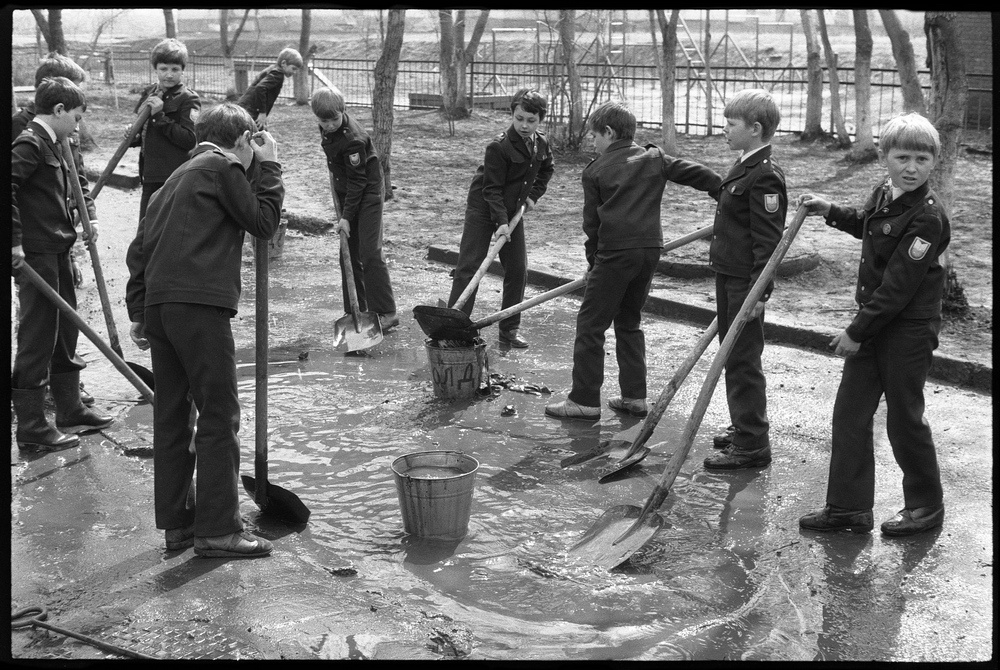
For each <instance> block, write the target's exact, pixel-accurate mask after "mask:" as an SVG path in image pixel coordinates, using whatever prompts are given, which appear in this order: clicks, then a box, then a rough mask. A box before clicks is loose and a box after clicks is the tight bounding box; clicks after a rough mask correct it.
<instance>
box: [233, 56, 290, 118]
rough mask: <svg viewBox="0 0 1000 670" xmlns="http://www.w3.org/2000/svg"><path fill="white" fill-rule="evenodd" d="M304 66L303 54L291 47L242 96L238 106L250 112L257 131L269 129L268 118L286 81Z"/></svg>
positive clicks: (261, 72)
mask: <svg viewBox="0 0 1000 670" xmlns="http://www.w3.org/2000/svg"><path fill="white" fill-rule="evenodd" d="M303 66H304V61H303V60H302V54H300V53H299V52H298V51H296V50H295V49H292V48H291V47H286V48H284V49H282V50H281V52H280V53H279V54H278V58H277V62H275V64H274V65H271V66H269V67H266V68H264V69H263V70H261V71H260V73H258V74H257V77H256V78H255V79H254V80H253V82H252V83H251V84H250V86H248V87H247V90H246V91H244V92H243V95H241V96H240V99H239V101H238V102H237V104H238V105H239V106H240V107H242V108H243V109H245V110H247V111H248V112H250V116H252V117H253V119H254V122H255V123H256V124H257V130H265V129H266V128H267V117H268V116H270V114H271V109H273V108H274V103H275V102H276V101H277V100H278V95H279V94H280V93H281V88H282V86H284V84H285V79H289V78H291V77H294V76H295V73H296V72H298V71H299V70H300V69H301V68H302V67H303Z"/></svg>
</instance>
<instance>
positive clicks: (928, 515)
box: [882, 504, 944, 537]
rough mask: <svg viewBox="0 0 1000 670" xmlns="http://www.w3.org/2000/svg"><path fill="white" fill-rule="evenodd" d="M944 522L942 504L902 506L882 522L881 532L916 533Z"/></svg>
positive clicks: (903, 534)
mask: <svg viewBox="0 0 1000 670" xmlns="http://www.w3.org/2000/svg"><path fill="white" fill-rule="evenodd" d="M942 523H944V505H943V504H941V505H931V506H929V507H914V508H913V509H909V508H905V507H904V508H903V509H901V510H899V512H898V513H897V514H896V516H894V517H892V518H891V519H889V520H888V521H886V522H885V523H883V524H882V533H883V534H884V535H891V536H893V537H905V536H907V535H916V534H917V533H922V532H924V531H925V530H930V529H931V528H937V527H938V526H940V525H941V524H942Z"/></svg>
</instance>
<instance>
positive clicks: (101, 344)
mask: <svg viewBox="0 0 1000 670" xmlns="http://www.w3.org/2000/svg"><path fill="white" fill-rule="evenodd" d="M18 271H19V272H20V273H21V274H23V275H24V276H25V277H27V278H28V281H30V282H31V283H32V284H33V285H34V286H35V288H36V289H38V290H39V291H41V292H42V293H43V294H45V297H46V298H48V299H49V300H50V301H51V302H52V304H53V305H55V306H56V307H58V308H59V311H61V312H62V313H63V314H65V315H66V317H67V318H68V319H69V320H70V321H72V322H73V325H74V326H76V327H77V329H79V331H80V332H81V333H83V334H84V335H86V336H87V338H88V339H89V340H90V341H91V342H93V343H94V345H96V346H97V348H98V349H100V350H101V353H102V354H104V355H105V356H106V357H107V359H108V360H109V361H111V364H112V365H114V366H115V368H117V370H118V371H119V372H121V373H122V374H123V375H124V376H125V378H126V379H127V380H129V381H130V382H131V383H132V385H133V386H135V388H136V389H137V390H138V391H139V393H141V394H142V396H143V397H144V398H145V399H146V400H147V401H149V404H150V405H152V404H153V391H152V389H150V388H149V386H148V385H147V384H146V383H145V382H144V381H143V380H142V378H141V377H139V375H137V374H136V373H135V371H134V370H133V369H132V368H131V367H129V365H128V364H127V363H126V362H125V361H124V360H122V357H121V356H119V355H118V354H117V353H115V351H114V349H112V348H111V347H110V346H108V343H107V342H105V341H104V340H102V339H101V336H100V335H98V334H97V331H95V330H94V329H93V328H91V327H90V326H89V325H87V322H86V321H84V320H83V317H81V316H80V315H79V314H77V312H76V310H75V309H73V308H72V307H70V305H69V303H68V302H66V301H65V300H63V298H62V296H61V295H59V294H58V293H57V292H56V290H55V289H54V288H52V287H51V286H49V284H48V282H46V281H45V280H44V279H42V278H41V276H40V275H39V274H38V273H37V272H35V269H34V268H33V267H31V266H30V265H28V264H27V263H22V264H21V267H20V268H19V269H18Z"/></svg>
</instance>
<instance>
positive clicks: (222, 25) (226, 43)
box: [219, 9, 251, 97]
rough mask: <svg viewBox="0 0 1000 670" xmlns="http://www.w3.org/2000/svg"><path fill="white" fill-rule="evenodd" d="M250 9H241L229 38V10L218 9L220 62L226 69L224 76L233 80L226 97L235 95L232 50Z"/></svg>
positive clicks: (234, 69) (234, 71) (234, 67)
mask: <svg viewBox="0 0 1000 670" xmlns="http://www.w3.org/2000/svg"><path fill="white" fill-rule="evenodd" d="M250 11H251V10H249V9H244V10H243V18H242V19H240V23H239V25H237V26H236V31H235V32H234V33H233V39H232V40H230V39H229V10H228V9H220V10H219V44H220V46H221V47H222V64H223V67H224V68H225V70H226V78H227V79H228V80H229V81H231V82H233V83H232V85H231V86H228V87H227V90H226V97H236V66H235V65H234V63H233V52H234V51H235V50H236V41H237V40H238V39H240V34H241V33H242V32H243V28H244V26H246V24H247V19H248V18H249V17H250Z"/></svg>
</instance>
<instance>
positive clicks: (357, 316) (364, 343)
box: [330, 173, 383, 352]
mask: <svg viewBox="0 0 1000 670" xmlns="http://www.w3.org/2000/svg"><path fill="white" fill-rule="evenodd" d="M330 191H331V192H332V195H333V210H334V214H335V215H336V217H337V220H338V221H339V220H340V200H339V199H338V198H337V192H336V191H334V190H333V174H332V173H331V175H330ZM340 259H341V260H340V262H341V264H342V265H343V266H344V285H345V286H346V287H347V297H348V302H349V303H350V305H349V306H350V309H351V312H350V314H345V315H344V316H342V317H340V318H339V319H337V320H336V321H335V322H334V324H333V342H334V345H335V346H336V347H337V349H339V350H341V351H348V352H352V351H361V350H362V349H368V348H369V347H374V346H375V345H377V344H378V343H380V342H381V341H382V339H383V335H382V324H381V323H380V322H379V320H378V314H376V313H375V312H362V311H361V309H360V308H359V307H358V289H357V287H356V286H355V285H354V266H353V265H352V264H351V251H350V249H349V248H348V246H347V232H346V231H344V230H343V229H341V231H340Z"/></svg>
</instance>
